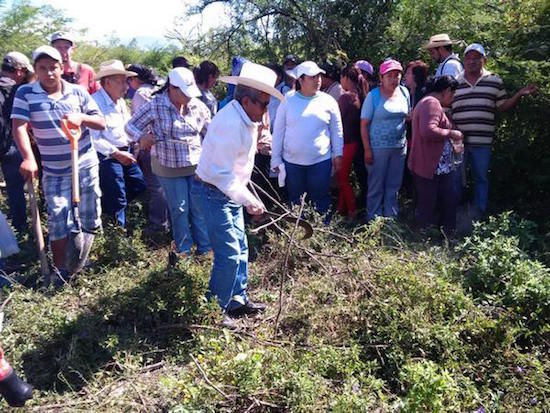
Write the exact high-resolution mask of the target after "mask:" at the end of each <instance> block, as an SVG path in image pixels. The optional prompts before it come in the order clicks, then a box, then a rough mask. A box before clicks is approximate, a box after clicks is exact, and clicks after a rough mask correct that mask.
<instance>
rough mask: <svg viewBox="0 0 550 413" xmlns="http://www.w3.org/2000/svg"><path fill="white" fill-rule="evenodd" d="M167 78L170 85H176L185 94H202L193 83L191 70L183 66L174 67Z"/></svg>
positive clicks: (193, 95) (193, 96) (194, 96)
mask: <svg viewBox="0 0 550 413" xmlns="http://www.w3.org/2000/svg"><path fill="white" fill-rule="evenodd" d="M168 79H169V80H170V84H171V85H172V86H176V87H178V88H179V89H180V90H181V91H182V92H183V93H184V94H185V96H187V97H189V98H196V97H199V96H201V95H202V93H201V91H200V90H199V88H198V87H197V84H196V83H195V76H193V72H191V71H190V70H189V69H186V68H185V67H176V68H174V69H172V70H171V71H170V73H168Z"/></svg>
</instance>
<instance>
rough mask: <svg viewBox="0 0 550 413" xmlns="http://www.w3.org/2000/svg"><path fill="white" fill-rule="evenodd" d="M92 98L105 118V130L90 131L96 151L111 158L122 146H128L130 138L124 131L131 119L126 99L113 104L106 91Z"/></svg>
mask: <svg viewBox="0 0 550 413" xmlns="http://www.w3.org/2000/svg"><path fill="white" fill-rule="evenodd" d="M92 97H93V98H94V100H95V101H96V103H97V106H99V109H100V110H101V113H102V114H103V117H104V118H105V124H106V126H105V129H103V130H94V129H90V134H91V137H92V141H93V143H94V147H95V149H96V150H97V151H98V152H99V153H100V154H102V155H104V156H110V155H111V154H112V153H113V152H115V151H116V150H117V148H120V147H122V146H128V144H129V142H130V138H129V137H128V134H127V133H126V131H125V130H124V127H125V126H126V122H128V120H129V119H130V113H129V112H128V108H127V107H126V102H124V99H122V98H120V99H118V100H117V101H116V102H113V100H112V99H111V97H110V96H109V95H108V94H107V92H105V89H99V90H98V91H97V92H95V93H94V94H93V95H92Z"/></svg>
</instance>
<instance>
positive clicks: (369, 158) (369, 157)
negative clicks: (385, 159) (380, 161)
mask: <svg viewBox="0 0 550 413" xmlns="http://www.w3.org/2000/svg"><path fill="white" fill-rule="evenodd" d="M364 156H365V163H366V164H367V165H372V162H373V161H374V158H373V156H372V151H371V150H370V148H365V153H364Z"/></svg>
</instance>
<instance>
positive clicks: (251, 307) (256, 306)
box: [227, 300, 267, 317]
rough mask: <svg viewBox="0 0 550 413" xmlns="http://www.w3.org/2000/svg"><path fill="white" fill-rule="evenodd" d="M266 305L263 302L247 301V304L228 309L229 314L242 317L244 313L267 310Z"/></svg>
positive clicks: (249, 313)
mask: <svg viewBox="0 0 550 413" xmlns="http://www.w3.org/2000/svg"><path fill="white" fill-rule="evenodd" d="M266 307H267V306H266V305H265V304H263V303H255V302H252V301H250V300H249V301H247V302H246V304H245V305H242V306H240V307H237V308H234V309H233V310H227V314H229V315H230V316H231V317H242V316H243V315H255V314H258V313H261V312H263V311H265V309H266Z"/></svg>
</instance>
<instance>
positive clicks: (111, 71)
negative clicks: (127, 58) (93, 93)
mask: <svg viewBox="0 0 550 413" xmlns="http://www.w3.org/2000/svg"><path fill="white" fill-rule="evenodd" d="M114 75H124V76H126V77H134V76H137V73H136V72H130V71H129V70H119V69H107V70H104V71H99V72H97V73H96V75H95V80H99V79H101V78H103V77H106V76H114Z"/></svg>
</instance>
